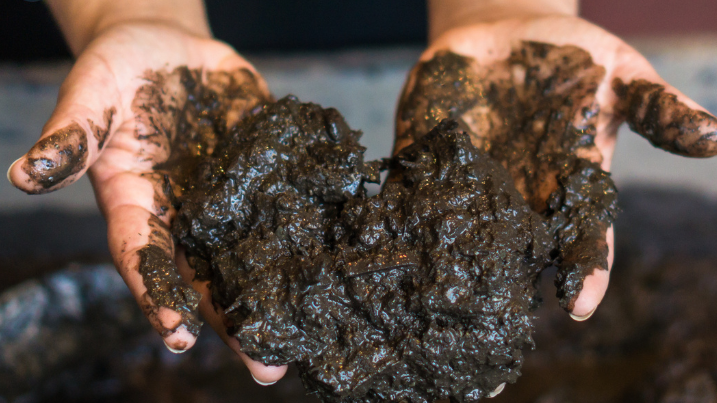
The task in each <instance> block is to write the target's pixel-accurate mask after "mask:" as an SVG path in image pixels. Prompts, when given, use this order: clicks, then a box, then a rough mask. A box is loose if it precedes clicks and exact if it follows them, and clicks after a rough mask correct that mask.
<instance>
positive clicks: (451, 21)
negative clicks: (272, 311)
mask: <svg viewBox="0 0 717 403" xmlns="http://www.w3.org/2000/svg"><path fill="white" fill-rule="evenodd" d="M555 14H562V15H577V14H578V0H429V1H428V38H429V42H432V41H433V40H435V39H436V38H438V37H439V36H440V35H441V34H442V33H444V32H445V31H447V30H449V29H451V28H456V27H459V26H463V25H469V24H474V23H478V22H488V21H495V20H499V19H504V18H520V17H529V16H540V15H555Z"/></svg>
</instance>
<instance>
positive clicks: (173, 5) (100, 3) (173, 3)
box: [46, 0, 211, 55]
mask: <svg viewBox="0 0 717 403" xmlns="http://www.w3.org/2000/svg"><path fill="white" fill-rule="evenodd" d="M46 1H47V4H48V6H49V7H50V10H51V11H52V14H53V15H54V16H55V19H56V20H57V22H58V24H59V25H60V29H61V30H62V32H63V33H64V35H65V39H66V40H67V43H68V44H69V46H70V49H71V50H72V52H73V53H74V54H75V55H78V54H79V53H80V52H82V50H83V49H84V48H85V47H86V46H87V44H89V43H90V41H92V39H93V38H95V37H96V36H97V35H98V34H99V33H100V32H102V31H104V30H106V29H108V28H110V27H112V26H114V25H117V24H121V23H124V22H158V23H163V24H168V25H174V26H177V27H178V28H181V29H184V30H185V31H187V32H190V33H192V34H194V35H197V36H202V37H209V36H211V31H210V30H209V23H208V22H207V15H206V11H205V9H204V2H203V0H121V1H118V0H46Z"/></svg>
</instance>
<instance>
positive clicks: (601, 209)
mask: <svg viewBox="0 0 717 403" xmlns="http://www.w3.org/2000/svg"><path fill="white" fill-rule="evenodd" d="M604 75H605V69H604V68H603V67H602V66H599V65H596V64H595V63H594V62H593V60H592V58H591V56H590V54H589V53H588V52H587V51H585V50H583V49H580V48H578V47H575V46H555V45H550V44H545V43H538V42H523V43H522V44H521V45H520V46H518V47H516V48H515V49H513V51H512V53H511V55H510V57H509V58H508V59H507V60H499V61H496V62H494V63H491V64H488V65H479V64H478V63H477V62H476V61H475V60H474V59H472V58H470V57H466V56H462V55H458V54H456V53H453V52H450V51H439V52H437V53H436V54H435V55H434V56H433V58H432V59H430V60H428V61H425V62H422V63H419V64H418V65H417V66H416V67H415V68H414V70H413V71H412V72H411V75H410V76H409V80H408V83H407V85H406V87H405V88H404V93H403V95H402V97H401V102H400V104H399V110H398V115H397V129H398V130H397V131H398V132H397V136H398V137H397V146H398V147H399V148H400V147H403V146H406V145H407V144H410V143H411V142H413V141H416V140H418V139H419V138H420V137H421V136H422V135H424V134H425V133H426V132H427V130H428V129H429V128H430V127H432V126H433V125H436V124H437V123H438V122H439V121H440V120H441V119H445V118H451V119H456V120H457V121H458V122H459V123H460V127H461V128H462V129H464V130H466V131H467V132H468V133H469V134H470V136H471V140H472V142H473V144H474V145H475V146H476V147H478V148H479V149H481V150H482V151H483V152H485V153H487V154H489V155H490V156H491V158H493V159H495V160H496V161H499V162H500V163H501V164H503V165H504V166H505V167H506V168H507V169H508V171H509V172H510V174H511V177H512V180H513V183H514V184H515V187H516V188H517V189H518V191H519V192H520V193H521V194H522V195H523V197H524V198H525V200H527V201H528V203H529V204H530V207H531V208H532V209H533V210H534V211H535V212H537V213H539V214H541V215H542V216H543V217H545V218H546V219H548V220H550V221H551V225H553V226H554V228H560V230H559V231H561V232H562V234H561V236H560V248H559V253H560V255H559V258H558V260H557V261H556V263H557V264H558V265H559V267H560V270H559V271H558V274H557V277H556V285H557V287H558V297H559V298H560V304H561V306H562V307H563V308H564V309H566V310H567V311H572V309H573V306H574V303H575V300H576V299H577V296H578V295H579V293H580V291H581V290H582V283H583V280H584V279H585V277H586V276H588V275H590V274H592V273H593V271H594V270H607V268H608V267H607V255H608V248H607V244H606V242H605V239H606V237H605V233H606V231H607V228H608V226H609V224H610V222H612V220H613V219H614V215H615V212H616V206H615V202H616V191H615V187H614V185H613V183H612V180H611V179H610V178H609V175H608V174H607V173H605V172H604V171H603V170H602V169H601V167H600V163H601V162H602V155H601V154H600V152H599V150H598V149H597V147H596V146H595V135H596V134H597V131H596V128H595V125H596V123H597V118H598V113H599V109H600V108H599V105H598V103H597V101H596V100H595V94H596V92H597V88H598V85H599V84H600V82H601V81H602V80H603V78H604Z"/></svg>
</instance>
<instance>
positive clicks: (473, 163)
mask: <svg viewBox="0 0 717 403" xmlns="http://www.w3.org/2000/svg"><path fill="white" fill-rule="evenodd" d="M359 135H360V133H359V132H357V131H352V130H351V129H350V128H349V127H348V125H347V124H346V123H345V121H344V120H343V118H342V117H341V115H340V114H339V113H338V112H337V111H336V110H334V109H322V108H321V107H319V106H318V105H315V104H302V103H299V101H298V100H297V99H296V98H294V97H291V96H289V97H286V98H284V99H281V100H279V101H277V102H275V103H267V104H266V105H264V106H263V108H261V110H259V111H257V112H255V113H254V114H253V115H252V116H249V117H247V118H246V119H245V120H243V121H241V122H240V123H239V124H238V125H237V126H235V127H234V128H232V129H230V130H229V133H228V135H226V136H224V137H223V138H221V139H220V140H219V143H218V144H217V147H216V149H215V150H214V152H213V153H212V154H211V155H209V156H207V157H206V158H204V159H203V160H202V161H201V162H200V163H199V164H198V165H197V168H196V172H195V175H193V177H191V178H189V180H188V182H187V183H188V185H187V186H186V187H184V191H183V192H182V194H181V195H180V196H179V197H178V199H177V201H176V204H177V207H179V211H178V215H177V218H176V220H175V222H174V228H173V232H174V234H175V236H176V238H177V239H178V240H179V242H180V243H181V244H182V245H183V246H184V247H185V248H186V250H187V255H188V260H189V262H190V264H191V265H192V266H193V267H194V268H195V269H196V271H197V276H198V277H199V278H202V279H207V280H210V281H211V290H212V297H213V302H214V304H215V306H218V307H220V309H222V310H223V311H224V315H225V323H227V324H228V331H229V332H230V334H232V335H233V336H234V337H236V338H237V339H238V340H239V342H240V344H241V348H242V350H243V351H244V352H246V353H247V354H248V355H249V356H250V357H251V358H252V359H254V360H258V361H260V362H263V363H265V364H268V365H281V364H287V363H290V362H296V363H297V366H298V368H299V370H300V373H301V377H302V380H303V382H304V385H305V386H306V387H307V389H309V390H310V391H311V392H312V393H316V394H317V395H318V396H319V397H320V398H321V399H322V400H323V401H328V402H378V401H396V402H398V401H409V402H432V401H435V400H438V399H443V398H449V397H450V398H452V399H453V400H455V401H459V402H463V401H476V400H479V399H480V398H482V397H485V396H489V395H490V394H491V392H492V391H494V390H495V389H496V388H498V387H500V386H501V384H503V383H506V382H509V383H513V382H515V381H516V379H517V377H518V376H519V375H520V368H521V365H522V361H523V356H522V350H523V349H524V348H526V347H532V346H533V341H532V338H531V334H532V330H533V326H532V323H531V321H532V314H531V311H532V309H533V308H534V307H535V306H536V305H537V300H538V297H537V293H536V288H535V283H536V280H537V277H538V275H539V273H540V272H541V271H542V270H543V269H544V268H545V267H547V266H550V265H551V264H552V263H553V261H554V259H555V258H556V257H557V256H558V255H559V249H560V248H561V247H562V246H561V245H564V244H565V242H564V241H565V240H564V239H562V238H561V237H564V236H565V234H570V233H572V232H571V231H566V230H565V227H566V225H569V223H570V222H571V218H570V217H571V215H570V214H571V213H572V214H575V212H576V211H579V209H580V208H583V211H585V210H584V205H585V204H586V203H592V204H590V206H593V207H594V206H603V209H602V210H599V209H598V210H599V211H598V213H599V217H600V219H601V220H602V221H604V222H605V224H606V225H607V224H608V223H609V222H610V221H611V220H612V217H613V215H614V199H615V192H614V187H613V186H612V182H611V180H610V178H609V176H608V175H607V174H605V173H604V172H603V171H602V170H600V168H599V166H597V167H596V166H592V165H590V163H587V162H586V163H583V164H582V165H581V164H580V163H578V164H576V166H575V167H573V169H571V170H569V171H570V172H572V174H570V175H567V176H566V178H565V180H563V181H561V182H560V185H559V186H558V190H556V191H555V192H554V194H553V195H552V196H551V198H550V203H549V206H550V207H549V208H550V209H551V212H552V213H551V214H550V215H545V214H539V213H536V212H534V211H533V210H532V209H531V208H530V206H529V205H528V204H527V203H526V201H525V200H524V198H523V197H522V196H521V194H520V192H518V190H516V188H515V185H514V184H513V180H512V178H511V176H510V174H509V172H508V171H507V170H506V169H505V168H504V167H503V166H502V165H501V164H500V163H499V162H498V161H496V160H494V159H492V158H491V157H490V156H489V155H488V154H486V153H484V152H482V151H480V150H479V149H477V148H476V147H475V146H473V145H472V144H471V141H470V137H469V136H468V135H467V134H466V133H464V132H462V131H460V130H458V124H457V123H456V122H455V121H451V120H445V121H443V122H441V123H440V124H439V125H438V126H436V127H435V128H434V129H433V130H431V131H430V132H429V133H428V134H426V135H424V136H422V137H420V138H418V139H417V140H416V141H415V142H414V143H413V144H411V145H410V146H408V147H406V148H404V149H403V150H401V151H400V152H399V153H398V154H397V155H396V156H394V157H393V158H391V159H390V160H386V161H383V162H382V163H379V162H364V160H363V151H364V148H363V147H362V146H361V145H360V144H359V142H358V138H359ZM382 166H383V168H390V169H391V171H392V174H391V180H390V181H389V182H388V183H386V184H385V185H384V187H383V189H382V191H381V193H380V194H378V195H376V196H373V197H367V195H366V191H365V189H364V186H363V185H364V183H365V182H376V181H378V173H379V169H381V167H382ZM596 189H599V190H600V191H596ZM582 195H591V196H593V195H597V197H602V199H600V200H587V199H589V198H585V197H583V198H580V197H579V196H582ZM593 211H594V210H593Z"/></svg>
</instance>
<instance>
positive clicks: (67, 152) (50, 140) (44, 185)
mask: <svg viewBox="0 0 717 403" xmlns="http://www.w3.org/2000/svg"><path fill="white" fill-rule="evenodd" d="M86 164H87V135H86V134H85V130H84V129H83V128H82V127H80V125H79V124H77V123H72V124H70V125H68V126H67V127H65V128H63V129H60V130H58V131H57V132H55V133H54V134H52V135H50V136H48V137H45V138H44V139H42V140H40V141H39V142H37V144H35V145H34V146H33V147H32V148H31V149H30V151H29V152H28V153H27V159H26V160H25V163H24V164H23V167H22V169H23V170H24V171H25V173H26V174H27V175H28V176H29V179H28V182H29V183H31V184H33V185H37V186H39V187H38V188H35V189H34V190H33V191H31V192H30V193H36V194H40V193H47V192H49V191H51V190H54V189H53V188H55V187H56V186H57V185H59V184H60V183H62V182H63V181H65V180H66V179H68V178H70V177H72V176H73V175H76V174H77V173H79V172H81V171H82V170H83V169H84V168H85V166H86Z"/></svg>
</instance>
